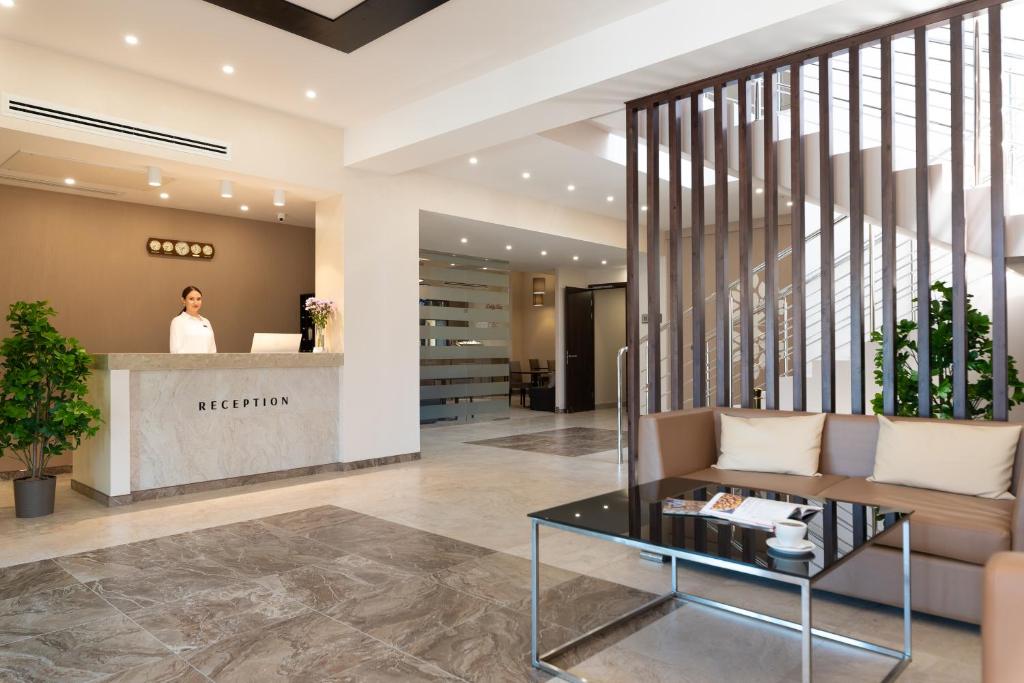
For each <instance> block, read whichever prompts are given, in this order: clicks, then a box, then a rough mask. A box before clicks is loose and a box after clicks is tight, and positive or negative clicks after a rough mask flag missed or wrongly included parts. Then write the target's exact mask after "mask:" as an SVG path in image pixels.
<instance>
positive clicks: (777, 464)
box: [714, 413, 825, 477]
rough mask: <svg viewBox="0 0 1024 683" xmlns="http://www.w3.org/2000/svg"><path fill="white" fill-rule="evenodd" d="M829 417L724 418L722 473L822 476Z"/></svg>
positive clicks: (720, 462) (727, 416) (718, 467)
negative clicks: (824, 432)
mask: <svg viewBox="0 0 1024 683" xmlns="http://www.w3.org/2000/svg"><path fill="white" fill-rule="evenodd" d="M824 427H825V414H824V413H821V414H819V415H799V416H795V417H735V416H733V415H725V414H723V415H722V438H721V448H720V449H719V450H720V454H719V456H718V463H717V464H716V465H714V467H716V468H717V469H720V470H744V471H747V472H774V473H777V474H798V475H800V476H803V477H814V476H818V456H819V455H820V454H821V431H822V429H823V428H824Z"/></svg>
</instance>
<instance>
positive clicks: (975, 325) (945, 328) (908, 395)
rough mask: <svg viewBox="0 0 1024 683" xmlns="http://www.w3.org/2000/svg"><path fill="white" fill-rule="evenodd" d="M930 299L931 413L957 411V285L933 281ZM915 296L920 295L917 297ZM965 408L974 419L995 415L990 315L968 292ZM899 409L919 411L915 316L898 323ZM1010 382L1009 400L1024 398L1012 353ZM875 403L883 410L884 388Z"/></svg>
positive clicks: (878, 362)
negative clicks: (993, 411) (954, 321)
mask: <svg viewBox="0 0 1024 683" xmlns="http://www.w3.org/2000/svg"><path fill="white" fill-rule="evenodd" d="M931 291H932V292H933V293H934V296H933V298H932V300H931V301H930V302H929V304H928V305H929V308H930V315H929V317H930V318H931V334H930V336H929V341H930V346H931V348H930V349H928V354H929V362H930V368H931V376H932V382H931V384H932V390H931V416H932V417H938V418H944V419H952V417H953V289H952V288H951V287H949V286H947V285H946V284H945V283H944V282H942V281H937V282H935V283H934V284H933V285H932V287H931ZM915 301H916V299H915ZM966 322H967V325H966V327H967V371H968V373H969V374H968V384H967V411H968V416H969V417H970V418H972V419H978V418H981V419H987V420H991V419H992V339H991V337H990V331H991V329H992V321H991V320H990V319H989V317H988V316H987V315H985V314H984V313H982V312H981V311H979V310H978V309H976V308H975V307H974V306H973V305H972V304H971V296H970V295H969V294H968V295H967V315H966ZM871 341H873V342H876V343H878V344H881V342H882V333H881V332H879V331H877V330H876V331H874V332H872V333H871ZM895 342H896V414H897V415H904V416H908V417H915V416H917V357H918V354H919V353H920V350H919V349H918V348H917V322H916V321H914V320H906V319H904V320H901V321H899V323H897V324H896V340H895ZM1007 365H1008V368H1007V369H1008V373H1007V385H1008V388H1009V402H1008V403H1009V406H1010V407H1011V408H1012V407H1013V406H1015V405H1018V404H1020V403H1024V382H1022V381H1021V379H1020V377H1018V375H1017V367H1016V363H1015V362H1014V360H1013V358H1012V357H1010V358H1009V359H1008V363H1007ZM875 381H876V382H878V384H881V383H882V347H881V346H879V347H878V351H877V352H876V353H875ZM871 407H872V408H874V410H875V412H876V413H878V414H879V415H881V414H882V394H881V393H878V394H875V396H874V398H873V399H872V401H871Z"/></svg>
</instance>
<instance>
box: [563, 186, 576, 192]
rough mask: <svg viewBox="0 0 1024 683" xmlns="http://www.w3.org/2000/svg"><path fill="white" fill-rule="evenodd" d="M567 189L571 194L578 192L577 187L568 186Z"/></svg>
mask: <svg viewBox="0 0 1024 683" xmlns="http://www.w3.org/2000/svg"><path fill="white" fill-rule="evenodd" d="M565 189H567V190H569V192H575V191H576V186H575V185H566V186H565Z"/></svg>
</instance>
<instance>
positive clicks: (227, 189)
mask: <svg viewBox="0 0 1024 683" xmlns="http://www.w3.org/2000/svg"><path fill="white" fill-rule="evenodd" d="M234 194H235V186H234V184H233V183H232V182H231V181H230V180H222V181H220V196H221V197H223V198H224V199H231V197H232V196H233V195H234Z"/></svg>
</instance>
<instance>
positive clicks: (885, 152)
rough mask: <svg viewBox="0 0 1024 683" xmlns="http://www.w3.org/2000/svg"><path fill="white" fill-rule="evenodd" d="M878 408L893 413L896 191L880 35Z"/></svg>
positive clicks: (888, 43)
mask: <svg viewBox="0 0 1024 683" xmlns="http://www.w3.org/2000/svg"><path fill="white" fill-rule="evenodd" d="M881 43H882V79H881V84H880V85H879V87H880V88H881V94H882V150H881V152H882V155H881V156H882V163H881V168H880V169H879V171H880V173H881V182H882V412H884V413H885V414H886V415H894V414H895V413H896V193H895V188H894V187H893V170H892V169H893V166H892V127H893V108H892V88H893V82H892V39H891V38H889V37H888V36H886V37H883V38H882V41H881Z"/></svg>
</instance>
